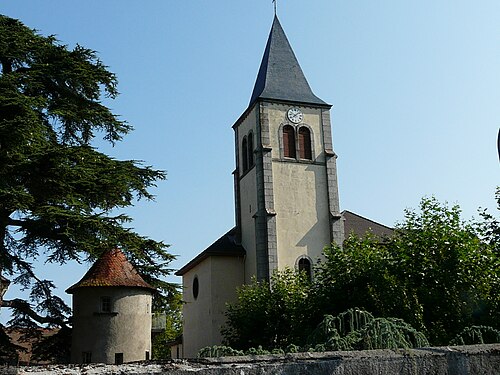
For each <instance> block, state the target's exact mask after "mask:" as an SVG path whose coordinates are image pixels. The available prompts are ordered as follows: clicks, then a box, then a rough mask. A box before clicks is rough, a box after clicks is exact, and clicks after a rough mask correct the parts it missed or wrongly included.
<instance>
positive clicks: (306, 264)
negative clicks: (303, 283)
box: [298, 258, 312, 280]
mask: <svg viewBox="0 0 500 375" xmlns="http://www.w3.org/2000/svg"><path fill="white" fill-rule="evenodd" d="M298 269H299V272H302V271H304V272H305V273H306V275H307V279H308V280H311V278H312V272H311V271H312V270H311V261H310V260H309V259H307V258H300V259H299V262H298Z"/></svg>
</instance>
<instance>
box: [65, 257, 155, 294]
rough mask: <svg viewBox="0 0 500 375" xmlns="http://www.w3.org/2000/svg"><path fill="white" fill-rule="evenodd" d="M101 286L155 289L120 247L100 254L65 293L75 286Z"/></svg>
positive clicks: (72, 290) (71, 291)
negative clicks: (138, 271)
mask: <svg viewBox="0 0 500 375" xmlns="http://www.w3.org/2000/svg"><path fill="white" fill-rule="evenodd" d="M101 286H104V287H108V286H125V287H137V288H145V289H150V290H155V288H154V287H152V286H151V285H149V284H148V283H147V282H145V281H144V280H143V278H142V277H141V276H140V275H139V274H138V273H137V271H136V269H135V268H134V266H133V265H132V264H131V263H130V262H129V261H128V259H127V257H126V256H125V254H123V252H122V251H121V250H120V249H113V250H109V251H106V252H105V253H104V254H102V256H101V257H100V258H99V259H98V260H97V261H96V262H95V263H94V264H93V265H92V267H90V269H89V270H88V271H87V273H86V274H85V275H84V276H83V277H82V279H81V280H80V281H78V282H77V283H76V284H74V285H72V286H70V287H69V288H68V289H67V290H66V293H70V294H71V293H73V292H74V291H75V289H77V288H85V287H101Z"/></svg>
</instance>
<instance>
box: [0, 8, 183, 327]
mask: <svg viewBox="0 0 500 375" xmlns="http://www.w3.org/2000/svg"><path fill="white" fill-rule="evenodd" d="M0 35H1V36H2V37H1V38H0V68H1V71H0V270H1V272H2V274H3V275H4V276H8V277H9V276H10V278H13V280H12V281H13V282H14V283H16V284H19V285H20V286H21V287H24V288H27V289H30V290H31V294H30V298H29V301H22V300H13V301H4V304H3V307H10V308H11V309H13V310H14V319H13V321H12V322H11V323H12V324H16V325H20V326H23V327H32V326H34V321H38V322H40V323H48V324H49V325H65V324H66V319H67V316H68V314H70V310H69V308H68V307H67V306H66V305H65V304H64V302H63V301H62V300H61V299H60V298H59V297H57V296H55V295H53V293H52V291H53V289H54V288H55V286H54V285H53V283H52V282H51V281H50V280H43V279H40V278H38V277H37V275H36V273H35V270H34V269H33V267H32V262H33V261H34V260H41V261H43V260H45V261H47V262H52V263H58V264H64V263H66V262H68V261H77V262H82V261H87V260H90V261H92V260H95V259H96V258H97V257H98V256H99V255H100V254H101V253H102V252H103V251H105V250H108V249H110V248H113V247H120V248H121V249H122V250H123V251H124V252H125V253H126V254H127V256H128V257H129V259H130V261H131V262H132V263H133V264H134V266H135V267H136V268H137V269H138V271H139V272H140V273H141V274H142V275H143V277H144V278H145V280H146V281H148V282H150V283H151V284H153V285H154V286H156V287H157V288H158V290H159V291H160V293H159V294H158V295H157V296H156V298H155V307H156V308H157V309H160V308H164V307H165V305H166V303H167V302H168V297H169V294H171V293H174V291H175V287H174V286H173V285H171V284H170V283H167V282H165V281H164V277H165V276H167V275H168V274H170V271H171V270H170V269H169V268H168V264H169V263H170V262H171V261H172V259H173V256H172V255H171V254H169V253H168V252H167V251H166V248H167V245H165V244H164V243H162V242H157V241H154V240H152V239H149V238H147V237H143V236H141V235H139V234H138V233H136V232H134V231H133V230H132V229H130V228H127V227H126V224H127V223H129V222H130V221H131V219H130V218H129V217H128V216H127V215H125V214H122V213H119V211H118V210H119V209H121V208H124V207H128V206H130V205H132V204H133V202H134V201H135V200H136V199H141V198H144V199H152V198H153V196H152V194H151V193H150V192H149V189H150V188H151V187H154V186H155V182H156V181H157V180H162V179H164V178H165V173H164V172H162V171H157V170H154V169H152V168H151V167H148V166H143V165H141V163H140V162H138V161H134V160H125V161H121V160H116V159H114V158H112V157H110V156H107V155H105V154H103V153H100V152H99V151H98V150H97V149H96V148H95V147H94V146H93V145H92V141H93V140H94V138H95V136H96V135H100V136H102V137H103V138H104V139H105V140H106V141H108V142H111V143H112V144H114V143H115V142H117V141H119V140H121V139H122V137H123V136H124V135H125V134H127V133H128V132H129V131H130V130H131V126H130V125H129V124H127V123H126V122H124V121H122V120H120V119H119V118H118V116H116V115H115V114H113V113H112V112H111V111H110V110H109V109H108V108H107V107H106V106H105V105H103V103H102V100H103V99H104V98H110V99H113V98H115V97H116V95H117V94H118V91H117V88H116V85H117V80H116V77H115V75H114V74H113V73H111V72H109V71H108V70H107V67H106V66H105V65H104V64H103V63H102V62H101V61H100V60H99V58H98V57H97V54H96V52H94V51H92V50H89V49H86V48H84V47H82V46H79V45H77V46H76V47H75V48H73V49H70V48H68V47H67V46H65V45H62V44H60V43H58V42H57V41H56V39H55V38H54V37H53V36H50V37H45V36H42V35H39V34H37V33H36V32H35V31H34V30H31V29H29V28H28V27H26V26H24V25H23V24H22V23H21V22H19V21H17V20H14V19H11V18H8V17H5V16H1V15H0ZM28 302H29V303H28Z"/></svg>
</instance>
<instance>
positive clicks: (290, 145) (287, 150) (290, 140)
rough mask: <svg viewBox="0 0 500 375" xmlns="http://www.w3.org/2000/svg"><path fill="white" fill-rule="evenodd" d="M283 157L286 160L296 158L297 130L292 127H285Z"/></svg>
mask: <svg viewBox="0 0 500 375" xmlns="http://www.w3.org/2000/svg"><path fill="white" fill-rule="evenodd" d="M283 156H284V157H285V158H294V159H295V157H296V152H295V130H294V129H293V127H291V126H290V125H285V126H284V127H283Z"/></svg>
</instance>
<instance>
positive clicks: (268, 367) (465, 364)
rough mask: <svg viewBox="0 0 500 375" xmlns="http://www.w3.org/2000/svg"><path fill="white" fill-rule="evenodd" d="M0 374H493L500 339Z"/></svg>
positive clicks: (497, 369)
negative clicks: (425, 345) (400, 347)
mask: <svg viewBox="0 0 500 375" xmlns="http://www.w3.org/2000/svg"><path fill="white" fill-rule="evenodd" d="M0 373H2V374H26V375H27V374H31V375H48V374H55V375H57V374H66V375H70V374H75V375H76V374H86V375H101V374H132V375H133V374H157V375H161V374H165V375H167V374H168V375H188V374H191V375H192V374H193V373H196V375H257V374H259V375H262V374H266V375H278V374H280V375H285V374H286V375H299V374H300V375H308V374H311V375H312V374H314V375H375V374H377V375H431V374H432V375H498V374H500V344H490V345H472V346H455V347H438V348H424V349H409V350H405V349H399V350H370V351H352V352H328V353H298V354H287V355H269V356H245V357H225V358H210V359H200V360H189V361H186V360H176V361H171V362H162V363H134V364H125V365H121V366H112V365H107V366H106V365H95V364H94V365H85V366H84V365H81V366H76V365H72V366H68V367H66V366H50V367H22V368H18V369H16V368H0Z"/></svg>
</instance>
